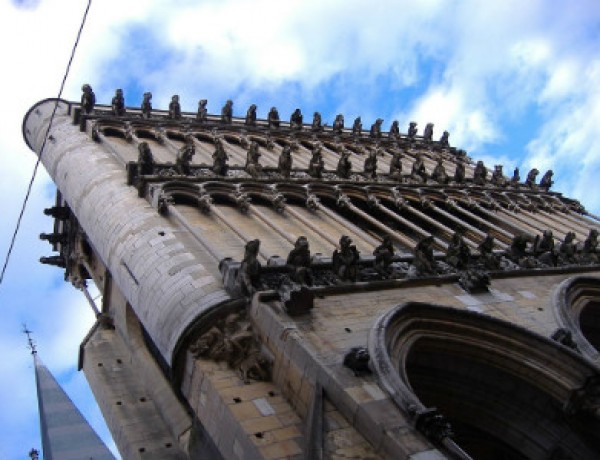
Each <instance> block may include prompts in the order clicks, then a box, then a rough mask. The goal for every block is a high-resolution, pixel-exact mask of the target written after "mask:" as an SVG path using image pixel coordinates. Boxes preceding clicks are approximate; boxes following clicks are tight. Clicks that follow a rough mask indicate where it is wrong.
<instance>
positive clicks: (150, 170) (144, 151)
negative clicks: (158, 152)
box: [138, 142, 154, 176]
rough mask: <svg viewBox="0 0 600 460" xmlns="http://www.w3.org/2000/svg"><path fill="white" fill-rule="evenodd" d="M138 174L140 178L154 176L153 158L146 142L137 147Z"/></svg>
mask: <svg viewBox="0 0 600 460" xmlns="http://www.w3.org/2000/svg"><path fill="white" fill-rule="evenodd" d="M138 168H139V170H138V172H139V174H140V175H142V176H150V175H152V174H154V158H153V157H152V152H151V151H150V146H149V145H148V143H147V142H140V144H139V145H138Z"/></svg>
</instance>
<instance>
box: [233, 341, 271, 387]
mask: <svg viewBox="0 0 600 460" xmlns="http://www.w3.org/2000/svg"><path fill="white" fill-rule="evenodd" d="M239 371H240V377H241V378H242V381H243V382H244V383H250V379H252V380H258V381H259V382H266V381H269V380H271V361H270V360H269V359H268V358H267V357H266V356H265V355H264V354H263V353H261V351H260V350H259V349H258V348H251V351H250V353H248V354H247V356H246V357H245V358H244V359H243V360H242V362H240V364H239Z"/></svg>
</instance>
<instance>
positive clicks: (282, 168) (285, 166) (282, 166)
mask: <svg viewBox="0 0 600 460" xmlns="http://www.w3.org/2000/svg"><path fill="white" fill-rule="evenodd" d="M292 161H293V159H292V148H291V147H290V146H289V145H286V146H285V147H283V149H282V150H281V154H280V155H279V161H278V163H277V167H278V170H279V174H281V175H282V176H283V177H290V175H291V172H292Z"/></svg>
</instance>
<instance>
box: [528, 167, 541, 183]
mask: <svg viewBox="0 0 600 460" xmlns="http://www.w3.org/2000/svg"><path fill="white" fill-rule="evenodd" d="M539 173H540V172H539V171H538V170H537V169H535V168H533V169H532V170H531V171H529V172H528V173H527V178H526V179H525V185H526V186H527V187H529V188H535V179H536V177H537V175H538V174H539Z"/></svg>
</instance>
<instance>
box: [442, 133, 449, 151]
mask: <svg viewBox="0 0 600 460" xmlns="http://www.w3.org/2000/svg"><path fill="white" fill-rule="evenodd" d="M449 137H450V133H449V132H448V131H444V132H443V133H442V137H440V144H441V146H442V147H450V142H449V140H448V138H449Z"/></svg>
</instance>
